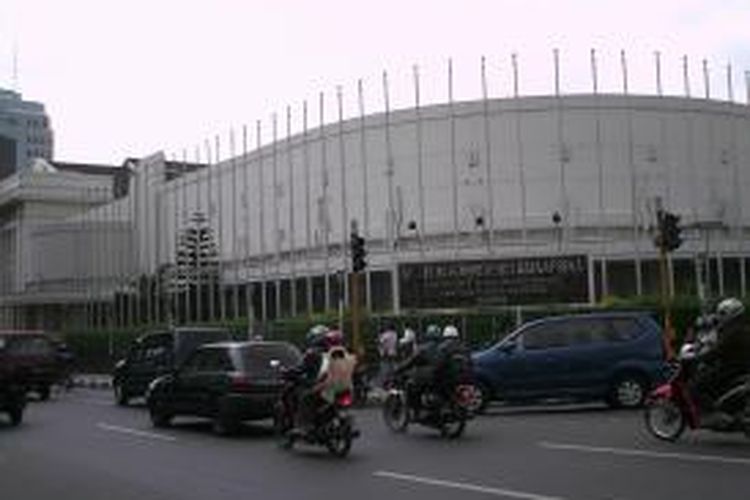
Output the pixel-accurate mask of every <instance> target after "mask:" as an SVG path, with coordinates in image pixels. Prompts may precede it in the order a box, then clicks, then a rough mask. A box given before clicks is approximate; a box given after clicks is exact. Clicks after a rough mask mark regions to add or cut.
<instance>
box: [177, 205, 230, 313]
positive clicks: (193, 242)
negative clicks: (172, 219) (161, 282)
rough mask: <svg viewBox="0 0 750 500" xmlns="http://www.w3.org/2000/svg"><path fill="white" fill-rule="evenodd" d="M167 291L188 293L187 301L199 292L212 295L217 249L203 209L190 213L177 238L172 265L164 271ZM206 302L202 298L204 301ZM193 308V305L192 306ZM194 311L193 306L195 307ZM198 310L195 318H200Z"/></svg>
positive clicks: (215, 284)
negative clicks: (167, 284) (173, 263)
mask: <svg viewBox="0 0 750 500" xmlns="http://www.w3.org/2000/svg"><path fill="white" fill-rule="evenodd" d="M167 275H168V276H169V277H168V278H167V279H166V281H167V282H168V283H169V286H168V287H167V289H168V290H169V292H170V293H173V294H174V293H177V294H183V293H185V292H188V296H189V297H195V299H192V298H191V299H190V300H191V302H192V301H193V300H195V301H196V302H197V303H201V302H200V301H198V299H197V297H198V295H199V294H200V295H201V296H202V297H213V296H215V294H216V290H217V288H218V286H219V284H220V273H219V251H218V245H217V243H216V237H215V234H214V231H213V229H212V228H211V226H210V224H209V221H208V217H206V215H205V214H204V213H203V212H194V213H193V214H192V216H191V217H190V220H189V223H188V225H187V226H186V227H185V228H184V229H182V231H181V232H180V234H179V236H178V239H177V255H176V256H175V265H174V266H173V267H172V269H171V270H170V271H168V272H167ZM207 302H208V301H207V300H204V301H202V303H203V304H206V303H207ZM196 307H197V305H196ZM195 310H197V309H195ZM203 317H204V314H203V311H198V318H203Z"/></svg>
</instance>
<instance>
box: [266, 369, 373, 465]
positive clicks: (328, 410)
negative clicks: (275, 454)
mask: <svg viewBox="0 0 750 500" xmlns="http://www.w3.org/2000/svg"><path fill="white" fill-rule="evenodd" d="M285 378H286V379H287V387H286V388H285V390H284V392H283V394H282V396H281V398H280V399H279V401H278V402H277V404H276V409H275V416H274V425H275V427H276V432H277V434H278V436H279V443H280V445H281V447H282V448H283V449H287V450H290V449H292V448H293V447H294V445H295V443H296V442H298V441H301V442H304V443H307V444H311V445H315V446H324V447H326V448H327V449H328V451H329V452H330V453H331V454H332V455H335V456H337V457H345V456H346V455H348V454H349V451H350V450H351V447H352V442H353V441H354V439H355V438H357V437H359V431H358V430H357V429H356V428H355V424H354V417H353V416H352V415H350V414H349V409H350V408H351V406H352V404H353V401H354V399H353V394H352V392H351V391H345V392H341V393H339V394H338V395H337V396H336V398H335V399H334V401H333V402H327V401H324V400H322V399H320V400H319V401H318V402H317V405H316V408H315V412H314V415H313V416H312V419H313V420H312V425H311V426H310V429H309V430H306V431H302V430H301V429H298V428H296V427H295V425H294V421H295V415H296V412H297V411H298V408H299V404H298V403H299V401H298V398H299V392H300V391H299V380H298V378H299V377H298V375H297V374H294V373H292V372H287V373H285Z"/></svg>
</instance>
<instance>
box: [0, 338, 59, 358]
mask: <svg viewBox="0 0 750 500" xmlns="http://www.w3.org/2000/svg"><path fill="white" fill-rule="evenodd" d="M7 347H8V349H7V350H8V352H9V353H12V354H14V355H19V356H51V355H52V354H53V349H52V344H51V343H50V341H49V340H47V339H46V338H44V337H36V336H34V337H32V336H23V335H19V336H17V337H15V338H13V339H12V340H11V341H9V342H7Z"/></svg>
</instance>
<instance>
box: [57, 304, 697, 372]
mask: <svg viewBox="0 0 750 500" xmlns="http://www.w3.org/2000/svg"><path fill="white" fill-rule="evenodd" d="M670 309H671V318H672V325H673V328H674V332H675V338H674V344H675V347H676V346H678V345H679V344H680V343H681V342H682V338H683V336H684V334H685V332H686V331H687V328H688V327H689V326H690V325H692V324H693V322H694V320H695V318H696V317H698V315H699V314H700V313H701V304H700V302H699V301H698V300H697V299H696V298H693V297H677V298H675V300H673V301H672V302H671V305H670ZM601 311H646V312H649V313H651V314H652V315H653V316H654V318H655V319H656V320H657V321H658V322H659V324H660V325H663V310H662V305H661V302H660V299H659V298H658V297H640V298H636V299H622V298H617V297H610V298H608V299H606V300H605V301H604V302H603V303H602V304H599V305H596V306H589V305H584V306H570V305H542V306H519V307H507V308H501V309H477V310H460V309H456V310H425V311H407V312H404V313H402V314H401V315H393V314H390V315H389V314H383V315H371V314H370V315H368V314H365V315H363V317H362V329H361V333H362V340H363V343H364V348H365V356H366V358H367V360H368V361H370V362H372V361H375V360H377V335H378V333H379V332H380V331H382V330H383V328H384V327H385V326H386V325H389V324H392V325H393V326H394V327H395V328H396V330H397V331H398V333H399V334H403V331H404V329H405V328H406V327H407V326H409V327H411V328H413V329H414V330H415V331H416V332H417V333H418V334H419V333H422V332H424V330H425V329H426V328H427V326H428V325H430V324H436V325H438V326H440V327H441V328H442V327H444V326H446V325H448V324H452V325H455V326H456V327H458V329H459V331H460V332H461V335H462V337H463V338H464V340H465V341H466V343H467V345H468V346H469V347H470V348H471V349H480V348H483V347H487V346H489V345H492V344H494V343H495V342H497V341H499V340H500V339H502V338H503V337H504V336H505V335H506V334H508V333H510V332H511V331H512V330H513V329H514V328H515V327H517V326H518V325H520V324H521V323H524V322H527V321H531V320H533V319H538V318H542V317H548V316H557V315H561V314H574V313H586V312H601ZM343 320H344V331H345V335H346V339H347V342H348V343H349V344H351V340H352V339H351V331H352V330H351V316H350V313H349V311H344V317H343ZM338 323H339V315H338V312H336V311H330V312H328V313H324V314H317V315H313V316H300V317H295V318H283V319H277V320H273V321H269V322H267V323H266V324H256V325H253V328H252V329H250V328H248V323H247V320H245V319H242V320H234V321H225V322H214V323H211V324H206V326H224V327H227V328H229V329H230V330H231V331H232V333H233V336H234V338H236V339H238V340H239V339H247V338H250V337H251V336H253V335H258V336H261V337H263V338H265V339H268V340H283V341H288V342H291V343H293V344H295V345H297V346H298V347H300V348H302V347H303V346H304V340H305V334H306V333H307V332H308V330H309V329H310V328H311V327H312V326H313V325H316V324H325V325H328V326H329V327H337V325H338ZM162 328H164V327H162ZM159 329H160V328H159V327H158V326H152V327H140V328H138V329H129V330H106V331H71V332H67V333H64V334H63V337H64V339H65V341H66V342H67V343H68V344H69V345H70V347H71V349H73V352H74V353H75V354H76V358H77V366H78V370H79V371H87V372H92V373H109V372H111V370H112V367H113V366H114V363H115V362H116V361H117V360H118V359H120V358H122V357H123V356H124V355H125V354H126V353H127V350H128V348H129V346H130V344H131V343H132V342H133V341H134V340H135V339H136V338H137V337H138V336H139V335H142V334H144V333H147V332H148V331H155V330H159Z"/></svg>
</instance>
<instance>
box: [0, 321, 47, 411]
mask: <svg viewBox="0 0 750 500" xmlns="http://www.w3.org/2000/svg"><path fill="white" fill-rule="evenodd" d="M0 336H2V338H3V343H4V349H3V351H4V352H3V355H2V356H3V358H2V361H1V362H0V364H3V365H12V366H11V369H12V371H13V372H14V373H16V374H20V375H19V376H21V377H22V378H23V380H24V385H25V387H26V389H27V390H29V391H33V392H36V393H37V394H38V395H39V397H40V399H42V400H47V399H49V397H50V393H51V387H52V385H53V384H54V383H55V382H56V381H57V378H58V376H59V365H58V362H57V355H56V352H55V347H54V344H53V342H52V339H51V338H50V337H49V336H48V335H47V334H46V333H45V332H42V331H24V330H7V331H1V332H0Z"/></svg>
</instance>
